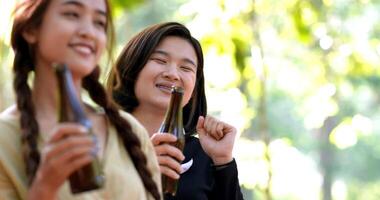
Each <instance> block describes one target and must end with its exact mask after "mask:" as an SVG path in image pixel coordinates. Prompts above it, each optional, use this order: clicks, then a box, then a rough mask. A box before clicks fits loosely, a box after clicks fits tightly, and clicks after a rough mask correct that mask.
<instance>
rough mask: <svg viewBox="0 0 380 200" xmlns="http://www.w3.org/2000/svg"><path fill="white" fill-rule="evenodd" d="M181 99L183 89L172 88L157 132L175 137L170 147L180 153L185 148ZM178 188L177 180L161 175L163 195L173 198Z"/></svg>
mask: <svg viewBox="0 0 380 200" xmlns="http://www.w3.org/2000/svg"><path fill="white" fill-rule="evenodd" d="M182 97H183V89H182V88H181V87H175V86H172V88H171V96H170V103H169V107H168V109H167V110H166V114H165V119H164V121H163V122H162V124H161V126H160V129H159V132H160V133H171V134H173V135H175V136H176V137H177V141H176V142H173V143H171V145H173V146H175V147H177V148H178V149H180V150H181V151H183V148H184V146H185V134H184V130H183V122H182V105H181V103H182ZM177 186H178V180H176V179H172V178H170V177H167V176H165V175H162V189H163V193H164V195H171V196H175V194H176V191H177Z"/></svg>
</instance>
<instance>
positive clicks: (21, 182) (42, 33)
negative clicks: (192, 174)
mask: <svg viewBox="0 0 380 200" xmlns="http://www.w3.org/2000/svg"><path fill="white" fill-rule="evenodd" d="M14 15H15V16H14V23H13V28H12V35H11V44H12V48H13V50H14V52H15V58H14V63H13V70H14V82H13V83H14V90H15V92H16V100H17V104H16V105H15V106H12V107H10V108H8V109H6V110H5V111H3V112H2V113H1V114H0V130H1V132H0V199H2V200H8V199H29V200H32V199H38V200H45V199H64V200H68V199H113V200H118V199H120V200H121V199H123V200H124V199H132V200H133V199H136V200H142V199H155V200H158V199H160V198H161V194H160V191H161V185H160V184H161V183H160V172H159V166H158V163H157V161H156V157H155V154H154V149H153V146H152V144H151V142H150V140H149V137H148V134H147V132H146V130H145V129H144V128H143V127H142V126H141V125H140V124H139V123H138V122H137V120H135V119H134V118H133V117H132V116H131V115H129V114H127V113H125V112H121V111H119V110H118V109H117V108H116V107H115V105H114V104H113V103H112V101H111V100H110V98H109V97H108V96H107V94H106V92H105V90H104V89H103V87H102V86H101V84H100V83H99V82H98V78H99V66H98V62H99V59H100V56H101V54H102V52H103V50H105V49H106V47H107V44H108V51H110V49H111V48H112V45H111V43H112V42H111V41H112V34H113V28H112V21H111V14H110V5H109V2H108V0H22V1H21V2H20V4H19V5H18V6H17V7H16V10H15V12H14ZM53 63H65V64H66V65H67V66H68V67H69V69H70V71H71V72H72V77H73V82H74V85H75V89H76V90H77V91H76V92H77V93H78V94H80V91H81V88H82V87H83V88H85V89H86V90H87V91H88V93H89V96H90V97H91V98H92V100H93V101H94V102H95V103H96V104H98V105H99V108H100V109H98V108H96V107H93V106H90V105H88V104H85V103H83V107H84V110H85V112H86V114H87V116H88V117H89V119H90V120H91V121H92V124H93V132H94V134H95V136H96V137H95V138H96V140H94V138H93V137H90V136H88V134H86V133H87V131H88V130H86V128H84V127H83V126H81V125H79V124H76V123H58V115H57V112H58V105H57V97H56V95H55V92H56V88H57V83H56V82H57V81H56V77H55V73H54V69H53V67H52V65H53ZM32 75H33V76H32ZM28 79H30V80H28ZM94 156H98V158H99V159H100V161H101V165H102V167H103V171H104V175H105V179H106V181H105V184H104V186H103V188H102V189H99V190H94V191H91V192H85V193H81V194H78V195H75V196H74V195H73V194H71V192H70V190H69V186H68V177H69V176H70V174H72V173H73V172H74V171H76V170H77V169H79V168H81V167H83V166H84V165H86V164H88V163H89V162H91V160H92V159H93V158H94Z"/></svg>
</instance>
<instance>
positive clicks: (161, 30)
mask: <svg viewBox="0 0 380 200" xmlns="http://www.w3.org/2000/svg"><path fill="white" fill-rule="evenodd" d="M168 36H177V37H180V38H183V39H185V40H187V41H188V42H190V44H191V45H192V46H193V48H194V50H195V53H196V56H197V60H198V63H197V66H198V67H197V72H196V81H195V87H194V91H193V94H192V96H191V99H190V101H189V102H188V103H187V104H186V105H185V107H184V108H183V122H184V127H185V131H186V134H187V135H191V134H195V132H196V125H197V121H198V117H199V116H205V115H206V114H207V103H206V95H205V89H204V75H203V52H202V48H201V45H200V43H199V42H198V40H196V39H195V38H194V37H192V36H191V33H190V31H189V30H188V29H187V28H186V27H185V26H184V25H182V24H180V23H177V22H166V23H161V24H156V25H153V26H150V27H148V28H146V29H144V30H143V31H141V32H140V33H138V34H137V35H135V36H134V37H133V38H132V39H131V40H130V41H129V42H128V44H127V45H126V46H125V47H124V49H123V51H122V52H121V54H120V55H119V57H118V59H117V61H116V65H115V66H114V67H113V68H112V70H111V71H110V73H109V74H108V79H107V88H108V89H109V90H111V91H112V95H113V98H114V100H115V101H116V102H117V103H118V104H119V105H120V106H121V107H122V108H123V109H124V110H126V111H127V112H132V111H133V110H134V109H135V108H136V107H137V106H138V105H139V102H138V100H137V97H136V94H135V91H134V89H135V84H136V81H137V78H138V76H139V74H140V72H141V70H142V69H143V68H144V66H145V64H146V63H147V62H148V59H149V57H150V56H151V54H152V53H153V51H154V49H155V48H156V47H157V46H158V45H159V44H160V42H161V41H162V40H163V39H164V38H166V37H168Z"/></svg>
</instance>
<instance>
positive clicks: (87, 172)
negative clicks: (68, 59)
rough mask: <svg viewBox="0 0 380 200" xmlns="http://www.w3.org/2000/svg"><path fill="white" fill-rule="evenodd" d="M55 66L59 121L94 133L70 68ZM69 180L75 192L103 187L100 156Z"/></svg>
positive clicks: (73, 174) (72, 190)
mask: <svg viewBox="0 0 380 200" xmlns="http://www.w3.org/2000/svg"><path fill="white" fill-rule="evenodd" d="M54 67H55V71H56V76H57V80H58V101H59V102H58V105H59V121H60V122H76V123H79V124H81V125H83V126H85V127H86V128H88V130H89V134H92V132H91V128H92V124H91V121H90V120H89V119H88V118H87V116H86V114H85V112H84V110H83V108H82V106H81V103H80V100H79V98H78V96H77V93H76V90H75V87H74V83H73V79H72V76H71V73H70V70H69V69H68V68H67V66H66V65H64V64H59V65H55V66H54ZM69 180H70V187H71V192H72V193H74V194H76V193H81V192H85V191H89V190H94V189H98V188H101V187H102V186H103V184H104V181H105V179H104V175H103V172H102V169H101V166H100V162H99V160H98V158H97V157H96V156H95V158H94V159H93V161H92V162H91V163H89V164H87V165H85V166H84V167H82V168H80V169H79V170H77V171H75V172H74V173H72V174H71V175H70V177H69Z"/></svg>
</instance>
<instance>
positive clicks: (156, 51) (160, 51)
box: [152, 50, 197, 67]
mask: <svg viewBox="0 0 380 200" xmlns="http://www.w3.org/2000/svg"><path fill="white" fill-rule="evenodd" d="M155 53H156V54H162V55H164V56H169V54H168V53H167V52H165V51H162V50H154V51H153V53H152V54H155ZM182 60H183V61H184V62H186V63H190V64H192V65H194V67H197V65H196V64H195V63H194V62H193V61H192V60H191V59H189V58H184V59H182Z"/></svg>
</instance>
